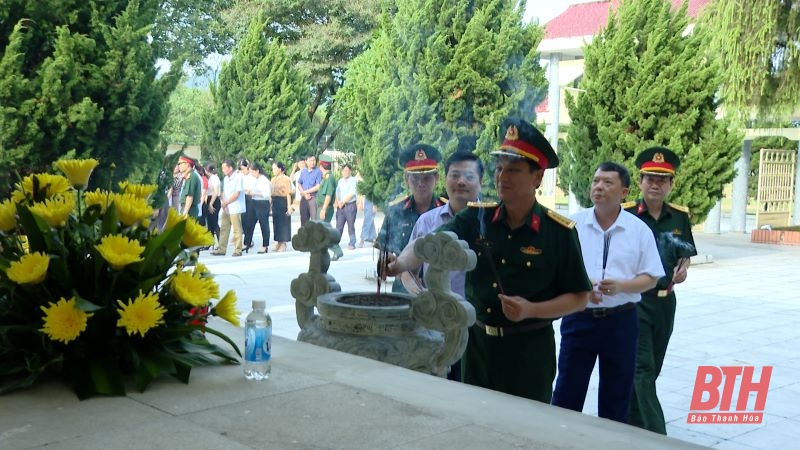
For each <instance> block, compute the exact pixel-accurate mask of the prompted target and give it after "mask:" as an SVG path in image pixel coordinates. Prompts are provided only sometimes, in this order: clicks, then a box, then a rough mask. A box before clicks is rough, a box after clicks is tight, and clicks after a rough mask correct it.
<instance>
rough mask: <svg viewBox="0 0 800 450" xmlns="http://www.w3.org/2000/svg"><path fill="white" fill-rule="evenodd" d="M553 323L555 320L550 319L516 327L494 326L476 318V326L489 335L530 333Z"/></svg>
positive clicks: (501, 335) (500, 335)
mask: <svg viewBox="0 0 800 450" xmlns="http://www.w3.org/2000/svg"><path fill="white" fill-rule="evenodd" d="M552 323H553V322H552V321H550V320H544V321H541V322H534V323H529V324H527V325H520V326H516V327H514V326H511V327H493V326H491V325H486V324H485V323H483V322H481V321H480V320H476V321H475V326H476V327H478V329H480V330H481V331H483V332H484V333H486V335H487V336H495V337H503V336H510V335H512V334H521V333H529V332H531V331H536V330H541V329H542V328H545V327H549V326H550V325H551V324H552Z"/></svg>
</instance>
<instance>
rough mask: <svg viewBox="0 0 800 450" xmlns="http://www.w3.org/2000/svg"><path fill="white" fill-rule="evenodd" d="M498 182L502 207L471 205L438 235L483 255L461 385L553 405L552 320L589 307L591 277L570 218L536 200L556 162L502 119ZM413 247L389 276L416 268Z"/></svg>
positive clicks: (469, 286)
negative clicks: (449, 236) (454, 236)
mask: <svg viewBox="0 0 800 450" xmlns="http://www.w3.org/2000/svg"><path fill="white" fill-rule="evenodd" d="M502 131H504V132H505V134H504V136H505V138H504V140H503V142H502V144H501V145H500V147H499V149H498V150H497V151H495V152H492V154H493V155H495V156H496V169H495V183H496V185H497V192H498V195H499V197H500V200H501V202H500V203H499V204H498V203H490V202H480V203H478V202H475V203H470V204H468V207H467V208H465V209H464V210H462V211H461V212H459V213H458V214H457V215H456V216H455V217H454V218H453V220H451V221H450V222H449V223H446V224H444V225H442V226H441V227H439V228H438V229H437V231H452V232H455V233H456V234H457V235H458V237H459V238H460V239H462V240H464V241H466V242H467V243H468V244H469V246H470V248H471V249H472V250H474V251H475V253H476V254H477V256H478V262H477V266H476V267H475V269H474V270H472V271H470V272H468V273H467V279H466V297H467V301H469V302H470V303H471V304H472V305H473V306H474V307H475V312H476V318H477V320H476V322H475V325H474V326H473V327H471V328H470V330H469V343H468V344H467V349H466V352H465V353H464V356H463V358H462V360H461V361H462V374H463V380H464V382H465V383H469V384H473V385H476V386H482V387H485V388H489V389H494V390H497V391H501V392H505V393H508V394H512V395H517V396H521V397H526V398H530V399H533V400H538V401H541V402H545V403H549V402H550V399H551V396H552V392H553V379H554V378H555V374H556V353H555V339H554V336H553V327H552V321H553V319H556V318H559V317H561V316H564V315H566V314H570V313H573V312H576V311H581V310H583V309H584V308H585V307H586V303H587V301H588V299H589V291H590V290H591V289H592V285H591V283H590V282H589V278H588V277H587V276H586V270H585V268H584V265H583V257H582V256H581V252H580V247H579V243H578V234H577V232H576V230H575V229H574V226H575V223H574V222H572V221H571V220H569V219H567V218H565V217H563V216H561V215H559V214H557V213H555V212H553V211H551V210H549V209H547V208H545V207H544V206H542V205H541V204H539V203H538V202H537V201H536V189H537V188H538V187H539V185H540V184H541V182H542V177H543V176H544V171H545V169H549V168H553V167H556V166H557V165H558V157H557V156H556V154H555V152H554V151H553V148H552V147H551V146H550V143H549V142H547V139H545V137H544V136H543V135H542V134H541V132H539V131H538V130H537V129H536V128H534V127H533V126H532V125H531V124H530V123H528V122H526V121H524V120H521V119H516V118H511V119H507V120H506V121H505V122H504V123H503V128H502ZM412 247H413V245H412V244H411V243H410V244H409V246H408V247H406V249H405V250H404V251H403V253H402V254H401V255H400V256H399V257H398V258H397V260H395V261H394V262H392V263H390V264H389V268H388V269H389V270H388V271H389V273H390V274H391V273H397V272H398V271H402V270H408V269H413V268H414V267H416V265H418V264H419V263H420V261H419V260H418V259H417V258H416V257H415V256H414V253H413V250H412Z"/></svg>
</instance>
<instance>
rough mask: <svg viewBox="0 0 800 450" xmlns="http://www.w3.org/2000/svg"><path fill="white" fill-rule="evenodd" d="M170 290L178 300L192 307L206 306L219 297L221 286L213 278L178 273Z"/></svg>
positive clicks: (171, 283) (189, 273)
mask: <svg viewBox="0 0 800 450" xmlns="http://www.w3.org/2000/svg"><path fill="white" fill-rule="evenodd" d="M170 289H171V290H172V293H173V294H175V296H176V297H178V299H179V300H180V301H182V302H184V303H187V304H189V305H192V306H206V305H208V302H209V301H210V300H211V299H212V298H216V297H218V296H219V286H218V285H217V283H215V282H214V280H212V279H211V278H208V277H199V276H194V275H193V274H192V273H191V272H188V271H186V272H177V273H175V275H174V276H173V277H172V281H171V282H170Z"/></svg>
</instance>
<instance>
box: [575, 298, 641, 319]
mask: <svg viewBox="0 0 800 450" xmlns="http://www.w3.org/2000/svg"><path fill="white" fill-rule="evenodd" d="M633 308H636V303H633V302H628V303H623V304H622V305H619V306H614V307H613V308H586V309H584V310H583V311H581V312H582V313H584V314H591V315H592V317H594V318H595V319H600V318H603V317H608V316H610V315H612V314H616V313H619V312H623V311H627V310H629V309H633Z"/></svg>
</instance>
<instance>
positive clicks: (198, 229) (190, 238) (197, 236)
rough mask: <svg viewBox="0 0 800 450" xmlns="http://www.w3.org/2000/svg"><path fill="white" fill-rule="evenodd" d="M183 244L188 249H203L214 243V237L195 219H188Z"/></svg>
mask: <svg viewBox="0 0 800 450" xmlns="http://www.w3.org/2000/svg"><path fill="white" fill-rule="evenodd" d="M181 243H183V245H185V246H186V247H187V248H192V247H203V246H206V245H211V244H213V243H214V235H213V234H211V232H210V231H208V228H206V227H204V226H202V225H200V224H199V223H198V222H197V220H195V218H194V217H189V218H187V219H186V229H185V230H184V232H183V238H181Z"/></svg>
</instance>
